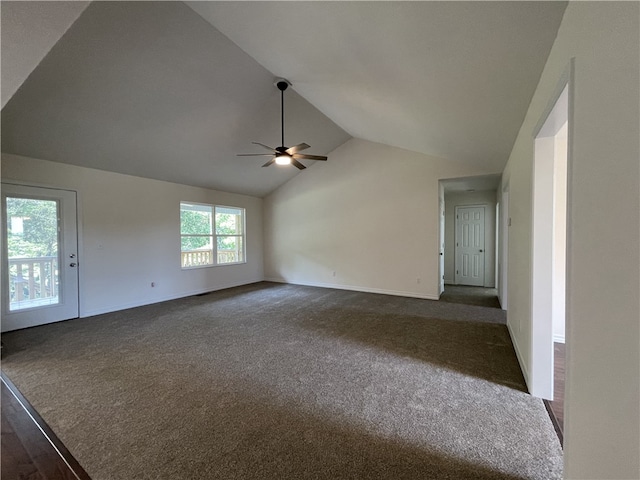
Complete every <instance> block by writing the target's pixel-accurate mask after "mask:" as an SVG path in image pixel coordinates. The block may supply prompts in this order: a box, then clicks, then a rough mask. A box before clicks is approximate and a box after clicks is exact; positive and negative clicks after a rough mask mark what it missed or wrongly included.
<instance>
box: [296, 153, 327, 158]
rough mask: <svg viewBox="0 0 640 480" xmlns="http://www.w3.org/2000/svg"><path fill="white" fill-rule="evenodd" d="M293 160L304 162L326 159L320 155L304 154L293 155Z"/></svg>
mask: <svg viewBox="0 0 640 480" xmlns="http://www.w3.org/2000/svg"><path fill="white" fill-rule="evenodd" d="M293 157H294V158H304V159H306V160H327V157H323V156H321V155H307V154H305V153H296V154H294V155H293Z"/></svg>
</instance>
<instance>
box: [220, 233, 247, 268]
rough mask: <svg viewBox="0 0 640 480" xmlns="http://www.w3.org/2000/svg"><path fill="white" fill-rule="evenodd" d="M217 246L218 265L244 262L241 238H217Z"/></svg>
mask: <svg viewBox="0 0 640 480" xmlns="http://www.w3.org/2000/svg"><path fill="white" fill-rule="evenodd" d="M217 246H218V263H219V264H222V263H237V262H244V249H243V248H242V237H230V236H229V237H227V236H219V237H218V239H217Z"/></svg>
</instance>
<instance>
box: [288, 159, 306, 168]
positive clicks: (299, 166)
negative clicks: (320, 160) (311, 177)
mask: <svg viewBox="0 0 640 480" xmlns="http://www.w3.org/2000/svg"><path fill="white" fill-rule="evenodd" d="M291 165H293V166H294V167H296V168H297V169H298V170H304V169H305V168H307V167H305V166H304V165H303V164H301V163H300V162H299V161H297V160H296V159H295V158H292V159H291Z"/></svg>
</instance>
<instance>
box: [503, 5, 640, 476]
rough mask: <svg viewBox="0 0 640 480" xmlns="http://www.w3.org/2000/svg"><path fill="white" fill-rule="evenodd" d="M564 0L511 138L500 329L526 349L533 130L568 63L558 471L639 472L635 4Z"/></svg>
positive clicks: (526, 355) (524, 356)
mask: <svg viewBox="0 0 640 480" xmlns="http://www.w3.org/2000/svg"><path fill="white" fill-rule="evenodd" d="M639 8H640V5H639V4H638V3H637V2H569V5H568V7H567V10H566V12H565V15H564V18H563V21H562V24H561V26H560V29H559V31H558V36H557V39H556V41H555V43H554V46H553V48H552V50H551V53H550V55H549V59H548V61H547V63H546V66H545V69H544V71H543V74H542V76H541V78H540V82H539V84H538V87H537V90H536V92H535V94H534V96H533V98H532V100H531V104H530V106H529V110H528V112H527V115H526V117H525V120H524V122H523V125H522V127H521V130H520V133H519V135H518V138H517V140H516V142H515V144H514V148H513V151H512V153H511V156H510V159H509V162H508V164H507V167H506V168H505V171H504V175H503V183H504V182H508V184H509V192H510V198H509V203H510V205H509V206H510V212H509V215H510V217H511V219H512V223H511V228H510V229H509V263H508V265H509V272H508V282H509V285H508V288H509V310H508V324H509V329H510V332H511V335H512V338H513V339H514V343H515V344H516V348H517V349H518V355H519V359H520V360H521V362H522V365H523V367H524V369H526V368H527V367H528V365H529V362H530V344H531V340H532V339H531V299H530V292H531V256H530V252H531V241H530V238H531V220H532V218H531V185H532V165H533V136H534V134H535V128H536V125H537V124H538V123H539V122H540V121H541V119H542V118H543V117H544V115H545V112H546V111H547V110H548V109H549V108H550V102H552V101H553V100H554V98H553V97H554V96H555V95H557V93H559V91H558V90H559V89H560V88H561V86H560V83H561V79H562V78H563V76H564V75H565V73H566V72H567V71H568V69H569V65H570V62H571V59H572V58H575V70H574V84H573V87H574V88H573V89H572V92H571V95H572V98H570V111H569V193H568V203H569V205H568V232H567V235H568V242H569V249H568V251H567V261H568V270H567V277H568V278H567V287H568V288H567V310H568V311H567V331H566V336H567V384H566V392H565V449H564V452H565V478H569V479H604V478H606V479H622V478H625V479H637V478H640V428H639V425H640V400H639V396H640V354H639V345H640V341H639V340H640V338H639V337H640V325H639V323H640V308H639V307H640V306H639V304H638V296H639V292H640V272H639V268H638V265H639V264H640V241H639V240H640V239H639V233H640V222H639V220H640V204H639V199H640V191H639V177H640V169H639V158H640V151H639V147H640V145H639V143H638V132H639V131H640V119H639V111H638V105H639V101H640V98H639V85H640V72H639V65H638V63H639V58H640V42H639V35H640V33H639V25H638V23H639V17H640V11H639Z"/></svg>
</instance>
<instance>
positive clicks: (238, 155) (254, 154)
mask: <svg viewBox="0 0 640 480" xmlns="http://www.w3.org/2000/svg"><path fill="white" fill-rule="evenodd" d="M272 155H273V153H237V154H236V157H271V156H272Z"/></svg>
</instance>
